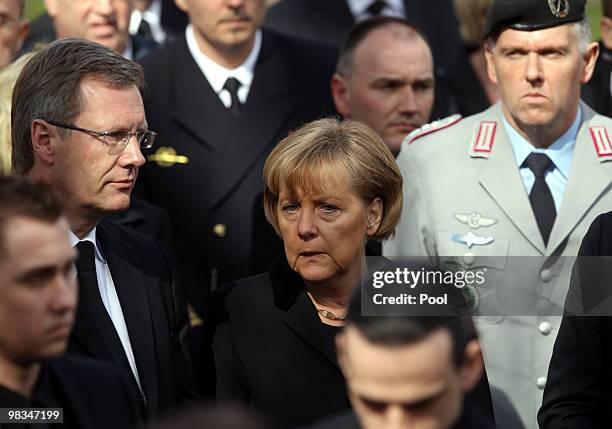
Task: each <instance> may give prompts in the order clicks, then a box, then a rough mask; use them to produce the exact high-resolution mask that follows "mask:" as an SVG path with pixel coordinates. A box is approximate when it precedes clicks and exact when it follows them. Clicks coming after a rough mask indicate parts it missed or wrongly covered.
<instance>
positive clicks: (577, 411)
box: [538, 216, 610, 429]
mask: <svg viewBox="0 0 612 429" xmlns="http://www.w3.org/2000/svg"><path fill="white" fill-rule="evenodd" d="M603 219H604V218H603V217H602V216H599V217H598V218H597V219H595V221H594V222H593V223H592V224H591V227H590V228H589V231H588V233H587V235H586V236H585V238H584V240H583V242H582V245H581V247H580V252H579V258H578V259H577V261H576V263H575V264H574V268H573V272H572V278H571V282H570V290H569V293H568V297H567V300H566V308H565V310H566V312H565V316H564V318H563V321H562V323H561V326H560V328H559V334H558V336H557V339H556V342H555V347H554V350H553V356H552V360H551V363H550V367H549V371H548V381H547V384H546V390H545V391H544V399H543V403H542V407H541V408H540V411H539V413H538V422H539V424H540V428H542V429H553V428H554V429H569V428H572V429H573V428H576V429H578V428H580V429H591V428H600V427H604V426H601V420H600V419H601V409H600V407H601V404H602V399H603V398H604V397H605V396H606V392H605V389H606V388H607V386H606V384H607V380H606V374H607V366H609V362H607V360H608V359H607V347H606V341H609V340H610V339H609V338H607V337H608V335H607V330H606V326H607V319H608V317H604V316H602V315H600V314H599V313H594V314H593V315H589V314H592V310H593V309H594V308H596V306H597V304H598V302H597V301H598V300H599V299H600V298H602V293H605V292H603V291H604V290H605V288H604V289H602V288H601V286H602V285H603V282H604V281H606V280H607V281H610V277H608V278H607V279H606V278H604V277H602V276H604V275H605V272H606V271H609V268H608V267H606V266H603V265H608V264H602V258H598V257H597V258H596V257H595V256H599V255H602V254H604V255H605V254H609V253H608V251H607V250H606V249H603V248H602V233H603V232H604V231H603V229H602V223H603ZM608 250H609V249H608ZM606 268H608V269H607V270H606ZM600 302H601V301H600Z"/></svg>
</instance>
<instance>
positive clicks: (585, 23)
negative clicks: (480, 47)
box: [485, 16, 593, 55]
mask: <svg viewBox="0 0 612 429" xmlns="http://www.w3.org/2000/svg"><path fill="white" fill-rule="evenodd" d="M572 25H573V29H574V34H575V35H576V42H577V43H578V50H579V51H580V53H581V54H582V55H584V54H586V52H587V50H588V49H589V44H590V43H591V40H593V33H592V32H591V23H590V21H589V18H588V17H586V16H585V17H584V18H582V20H580V21H578V22H574V23H573V24H572ZM498 37H499V31H498V32H496V33H494V34H493V35H491V36H490V37H488V38H487V40H486V41H485V46H486V47H487V48H488V49H490V50H491V51H494V50H495V43H496V42H497V38H498Z"/></svg>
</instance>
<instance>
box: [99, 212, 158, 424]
mask: <svg viewBox="0 0 612 429" xmlns="http://www.w3.org/2000/svg"><path fill="white" fill-rule="evenodd" d="M98 237H99V238H98V239H99V240H100V243H101V245H102V249H103V251H104V256H105V257H106V259H107V262H108V265H109V267H110V272H111V275H112V277H113V283H114V284H115V288H116V289H117V295H118V297H119V302H120V303H121V308H122V310H123V317H124V319H125V323H126V325H127V330H128V334H129V337H130V343H131V345H132V351H133V352H134V358H135V360H136V366H137V368H138V375H139V378H140V383H141V386H142V390H143V392H144V394H145V397H146V400H147V409H148V414H149V417H153V418H154V415H152V413H154V411H155V410H156V409H157V400H158V398H157V371H156V364H155V346H154V340H153V325H152V322H151V312H150V307H149V297H148V294H147V284H146V280H145V277H144V275H143V273H142V271H141V270H139V269H138V268H137V267H135V266H134V265H133V264H132V263H131V262H130V258H129V256H128V255H127V254H126V253H125V252H123V251H122V250H123V249H122V243H117V242H112V236H111V235H110V233H109V231H108V230H107V227H106V225H105V224H104V223H100V224H99V226H98ZM110 243H113V245H111V244H110Z"/></svg>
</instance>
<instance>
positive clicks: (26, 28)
mask: <svg viewBox="0 0 612 429" xmlns="http://www.w3.org/2000/svg"><path fill="white" fill-rule="evenodd" d="M29 32H30V21H28V20H27V19H24V20H22V21H21V22H20V23H19V31H18V41H17V50H16V52H19V51H20V50H21V47H22V46H23V42H25V39H26V37H28V33H29Z"/></svg>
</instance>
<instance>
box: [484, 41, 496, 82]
mask: <svg viewBox="0 0 612 429" xmlns="http://www.w3.org/2000/svg"><path fill="white" fill-rule="evenodd" d="M493 49H495V48H494V47H493V46H492V45H491V43H490V42H486V43H485V48H484V54H485V60H486V61H487V76H489V79H490V80H491V82H493V83H495V84H497V71H496V70H495V61H494V59H493V55H494V53H493Z"/></svg>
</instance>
